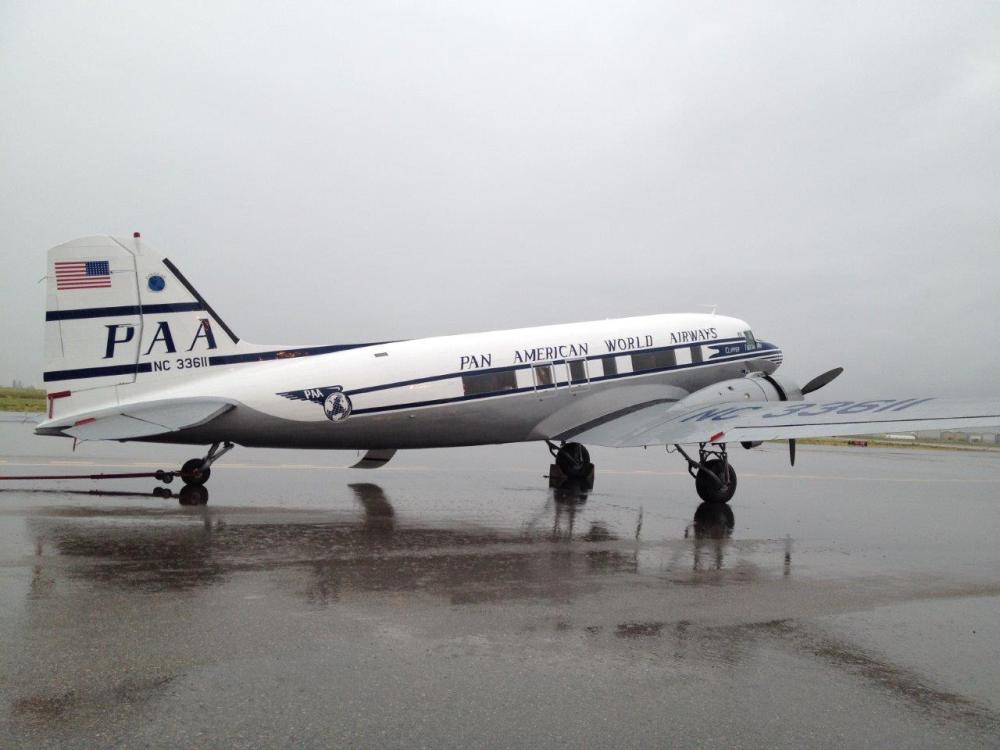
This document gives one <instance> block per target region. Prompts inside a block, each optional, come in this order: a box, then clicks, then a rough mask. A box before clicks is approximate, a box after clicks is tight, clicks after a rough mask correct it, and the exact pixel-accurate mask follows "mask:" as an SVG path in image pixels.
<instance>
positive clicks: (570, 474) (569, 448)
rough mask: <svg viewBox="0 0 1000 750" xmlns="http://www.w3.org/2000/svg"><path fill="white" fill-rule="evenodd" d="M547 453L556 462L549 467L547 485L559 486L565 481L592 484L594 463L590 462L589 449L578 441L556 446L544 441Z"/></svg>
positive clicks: (589, 486) (564, 483)
mask: <svg viewBox="0 0 1000 750" xmlns="http://www.w3.org/2000/svg"><path fill="white" fill-rule="evenodd" d="M545 444H546V445H547V446H548V447H549V453H551V454H552V457H553V458H555V460H556V462H555V463H554V464H552V466H550V467H549V487H555V488H560V487H563V486H564V485H566V484H567V483H573V484H574V485H584V486H586V488H587V489H590V488H591V487H593V486H594V465H593V464H592V463H590V451H588V450H587V449H586V448H585V447H584V446H582V445H581V444H580V443H563V444H562V445H560V446H556V445H555V444H554V443H552V442H551V441H549V440H546V441H545Z"/></svg>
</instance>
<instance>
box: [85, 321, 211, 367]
mask: <svg viewBox="0 0 1000 750" xmlns="http://www.w3.org/2000/svg"><path fill="white" fill-rule="evenodd" d="M106 328H107V329H108V337H107V341H106V342H105V345H104V359H112V358H113V357H114V356H115V348H116V347H117V346H118V345H120V344H127V343H128V342H130V341H131V340H132V339H134V338H135V326H134V325H132V324H130V323H114V324H112V325H109V326H106ZM199 340H203V341H204V342H205V349H207V350H211V349H217V348H218V345H217V344H216V343H215V333H213V331H212V324H211V323H210V322H209V320H208V318H200V319H199V321H198V330H197V332H196V333H195V335H194V338H193V339H191V346H189V347H188V348H187V349H186V350H185V351H191V350H192V349H194V347H195V345H197V343H198V341H199ZM157 344H162V346H163V353H164V354H174V353H175V352H176V351H177V347H176V346H175V345H174V335H173V333H172V332H171V330H170V324H169V323H168V322H167V321H165V320H161V321H159V322H158V323H157V324H156V330H155V331H154V332H153V338H152V339H151V340H150V342H149V346H148V347H146V351H145V352H143V356H149V354H151V353H152V351H153V349H154V348H155V347H156V345H157Z"/></svg>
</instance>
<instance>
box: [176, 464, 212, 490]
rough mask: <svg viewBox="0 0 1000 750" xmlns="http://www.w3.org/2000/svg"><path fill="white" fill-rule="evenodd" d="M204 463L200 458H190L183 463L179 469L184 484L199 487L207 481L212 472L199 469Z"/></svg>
mask: <svg viewBox="0 0 1000 750" xmlns="http://www.w3.org/2000/svg"><path fill="white" fill-rule="evenodd" d="M204 463H205V461H204V460H203V459H201V458H192V459H191V460H190V461H185V462H184V465H183V466H182V467H181V479H183V480H184V484H190V485H195V486H199V487H200V486H201V485H203V484H205V482H207V481H208V478H209V477H210V476H212V470H211V469H203V468H201V467H202V464H204Z"/></svg>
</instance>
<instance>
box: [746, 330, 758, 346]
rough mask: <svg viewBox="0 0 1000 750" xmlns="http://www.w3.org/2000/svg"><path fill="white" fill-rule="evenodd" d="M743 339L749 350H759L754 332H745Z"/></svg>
mask: <svg viewBox="0 0 1000 750" xmlns="http://www.w3.org/2000/svg"><path fill="white" fill-rule="evenodd" d="M743 338H744V339H745V340H746V342H747V349H756V348H757V339H755V338H754V335H753V331H744V332H743Z"/></svg>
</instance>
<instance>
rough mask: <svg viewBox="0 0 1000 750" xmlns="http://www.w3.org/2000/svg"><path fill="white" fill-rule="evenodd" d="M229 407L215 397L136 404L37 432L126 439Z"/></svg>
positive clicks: (196, 421)
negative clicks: (211, 398) (57, 432)
mask: <svg viewBox="0 0 1000 750" xmlns="http://www.w3.org/2000/svg"><path fill="white" fill-rule="evenodd" d="M232 408H233V405H232V404H229V403H226V402H224V401H216V400H209V401H201V400H199V401H166V402H164V401H161V402H159V403H155V404H136V405H134V406H123V407H120V408H118V409H116V410H114V411H104V412H102V413H100V414H95V415H94V416H92V417H86V418H82V419H77V420H76V421H75V422H74V423H73V424H72V425H70V426H66V427H61V428H60V427H54V428H53V427H50V426H48V425H43V426H42V427H40V428H39V430H38V432H40V433H43V434H45V433H49V432H52V431H53V429H55V430H58V431H59V432H61V434H63V435H69V436H70V437H74V438H76V439H77V440H129V439H135V438H144V437H152V436H153V435H163V434H165V433H168V432H177V431H178V430H183V429H187V428H190V427H198V426H199V425H203V424H205V423H206V422H209V421H211V420H213V419H215V418H216V417H218V416H220V415H221V414H224V413H225V412H227V411H229V410H230V409H232Z"/></svg>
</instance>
